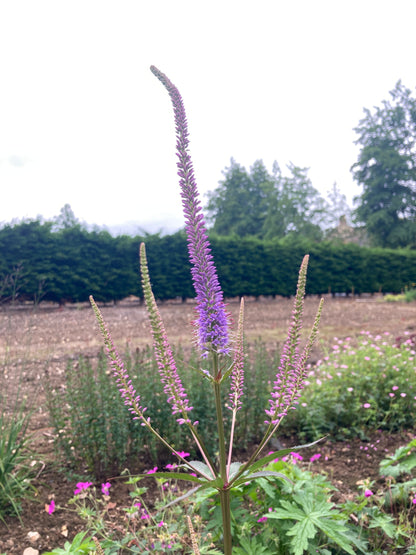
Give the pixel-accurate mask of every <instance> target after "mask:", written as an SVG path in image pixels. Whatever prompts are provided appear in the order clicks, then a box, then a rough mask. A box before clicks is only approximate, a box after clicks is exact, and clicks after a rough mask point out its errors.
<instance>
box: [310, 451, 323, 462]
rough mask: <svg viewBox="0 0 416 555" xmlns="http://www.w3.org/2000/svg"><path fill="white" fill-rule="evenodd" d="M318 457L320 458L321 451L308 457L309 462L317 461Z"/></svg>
mask: <svg viewBox="0 0 416 555" xmlns="http://www.w3.org/2000/svg"><path fill="white" fill-rule="evenodd" d="M320 458H321V453H316V454H315V455H312V457H311V458H310V459H309V462H314V461H317V460H318V459H320Z"/></svg>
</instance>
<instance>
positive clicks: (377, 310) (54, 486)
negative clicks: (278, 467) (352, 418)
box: [0, 297, 416, 555]
mask: <svg viewBox="0 0 416 555" xmlns="http://www.w3.org/2000/svg"><path fill="white" fill-rule="evenodd" d="M317 304H318V299H317V298H308V299H306V303H305V328H308V327H310V325H311V323H312V321H313V317H314V314H315V311H316V308H317ZM229 309H230V312H231V314H232V316H233V318H234V319H236V318H237V313H238V303H237V302H233V301H231V302H230V304H229ZM291 310H292V302H291V301H289V300H287V299H274V300H272V299H262V300H259V301H257V302H256V301H254V300H253V301H252V302H250V300H249V302H247V303H246V332H247V337H248V339H249V340H255V339H257V338H262V339H263V340H264V341H265V342H266V343H267V345H268V346H269V347H270V348H271V349H272V348H274V347H275V346H276V345H278V344H280V343H281V340H282V338H283V337H284V332H285V329H286V328H287V325H288V323H289V321H290V317H291ZM160 311H161V314H162V318H163V319H164V322H165V326H166V328H167V332H168V335H169V337H170V340H171V342H172V343H182V344H183V345H184V346H185V345H187V344H188V342H189V337H190V335H191V334H192V326H191V325H190V323H189V322H190V321H191V320H192V319H193V318H194V316H195V314H194V305H193V304H192V303H185V304H183V303H165V304H162V305H161V307H160ZM103 313H104V317H105V319H106V321H107V323H108V326H109V328H110V330H111V333H112V336H113V339H114V342H115V343H116V344H117V345H119V346H120V348H121V349H120V350H122V348H124V346H125V345H126V344H129V345H130V347H131V348H136V347H143V346H144V345H146V344H150V342H151V341H150V334H149V330H148V325H147V319H146V314H145V311H144V308H143V307H142V306H141V305H140V304H139V303H138V302H137V301H135V300H130V301H125V302H123V303H120V304H119V305H117V306H107V307H103ZM361 330H368V331H371V332H372V333H382V332H384V331H389V332H391V333H392V334H394V335H395V336H400V335H402V334H403V333H404V332H412V331H415V330H416V305H415V304H414V303H413V304H405V303H403V304H402V303H400V304H398V303H395V304H390V303H382V302H380V301H379V299H377V298H375V297H371V298H364V299H346V298H336V299H333V298H331V297H328V298H327V299H326V300H325V308H324V314H323V318H322V325H321V331H320V337H321V340H322V342H323V344H325V343H327V342H328V341H330V340H331V339H332V338H333V337H335V336H336V337H339V338H343V337H347V336H350V337H354V336H355V335H357V334H358V333H359V332H360V331H361ZM100 347H101V338H100V336H99V333H98V331H97V326H96V323H95V320H94V317H93V315H92V313H91V310H89V309H87V307H85V306H83V305H77V306H68V307H64V308H63V309H62V308H61V309H60V308H58V307H56V306H51V305H46V304H45V305H44V304H41V305H40V306H39V307H37V310H36V311H33V310H32V309H31V308H30V307H20V306H17V307H11V308H9V309H7V310H6V309H3V310H2V311H1V312H0V362H1V366H0V371H1V373H2V384H3V386H2V387H7V391H8V394H12V393H13V391H14V390H15V389H16V388H17V387H18V386H20V387H21V388H22V390H23V393H24V394H26V395H28V396H29V398H30V399H34V400H35V403H36V405H35V406H36V407H37V408H36V410H35V413H34V416H33V419H32V421H31V429H32V431H33V432H34V433H35V437H36V441H35V446H36V449H37V450H38V451H39V452H40V453H41V457H40V458H39V462H38V464H37V465H36V466H35V468H36V471H37V472H38V473H39V476H38V478H37V479H36V480H35V486H36V492H35V498H34V499H33V501H31V502H26V503H25V504H24V508H23V513H22V522H19V520H18V519H16V518H8V519H7V521H6V525H5V524H2V523H0V553H7V555H12V554H22V553H23V551H24V550H25V549H26V548H28V547H32V548H33V549H35V550H38V551H39V552H40V553H42V552H44V551H48V550H51V549H53V548H54V547H57V546H60V547H62V546H63V543H64V542H65V540H66V539H72V538H73V537H74V535H75V534H76V533H77V532H78V531H80V530H82V529H83V523H82V522H81V521H80V520H79V518H78V517H77V516H76V515H75V514H74V513H72V512H69V511H68V506H67V505H66V503H67V501H68V500H69V499H71V498H72V497H73V490H74V487H75V483H76V482H77V481H79V480H80V478H75V477H74V478H73V479H72V480H69V479H68V478H67V477H65V473H63V472H62V469H60V468H59V465H58V464H57V461H56V459H55V458H54V454H53V434H52V429H51V428H50V427H49V422H48V416H47V413H46V411H45V408H44V399H45V398H44V390H43V384H42V381H43V375H44V370H45V368H47V369H48V372H49V374H50V375H51V377H52V379H53V380H56V383H59V382H60V380H61V379H62V375H63V372H64V369H65V364H66V360H67V358H68V357H72V358H76V357H78V355H80V354H84V355H87V356H91V357H95V356H96V355H97V352H98V350H99V348H100ZM319 349H320V347H318V350H319ZM316 355H318V353H316ZM414 434H415V431H411V430H409V431H408V432H407V433H402V434H396V435H390V436H389V435H386V434H383V433H376V434H374V435H373V436H372V437H371V438H369V441H366V442H363V441H361V440H359V439H355V440H352V441H349V442H345V443H344V442H341V443H332V442H330V441H326V442H325V443H324V444H323V445H322V446H320V448H319V452H320V453H321V458H320V459H319V460H318V461H316V462H314V463H313V468H314V469H316V470H317V471H324V472H326V473H327V474H328V476H329V477H330V478H331V480H332V481H333V483H334V484H335V485H336V487H337V488H338V493H337V496H338V498H339V499H341V498H345V497H348V496H351V495H352V494H353V492H356V491H357V489H358V486H357V483H358V482H360V481H362V480H363V479H366V478H370V479H372V480H376V481H378V480H379V476H378V465H379V462H380V460H381V459H383V458H384V457H385V456H386V455H387V454H389V453H390V454H391V453H393V452H394V450H395V449H396V448H397V447H399V446H400V445H404V444H406V443H407V442H408V441H409V440H410V439H411V438H412V437H414ZM293 441H294V440H285V439H284V440H282V443H283V444H284V445H285V446H286V445H287V446H290V445H292V444H293V443H292V442H293ZM316 450H317V449H315V452H316ZM302 454H303V455H304V456H305V459H306V458H307V456H308V455H307V454H306V452H305V453H302ZM310 454H313V453H310ZM242 457H243V458H244V454H242ZM145 464H146V463H145V462H144V463H142V465H145ZM136 470H139V468H137V469H136ZM376 485H377V484H376ZM98 486H99V484H98ZM148 486H149V488H150V491H152V489H151V488H152V486H151V480H149V484H148ZM98 490H99V487H98ZM52 495H53V496H54V499H55V502H56V503H57V505H58V508H57V510H56V511H55V512H54V514H53V515H49V514H48V513H47V512H46V511H45V504H48V503H49V502H50V499H51V496H52ZM110 501H111V509H109V515H110V516H109V518H111V519H112V520H114V521H116V520H117V519H118V518H121V516H120V515H122V507H125V506H126V505H128V504H129V503H128V502H129V495H128V487H127V486H126V485H125V484H124V483H123V481H122V480H119V481H117V482H115V483H114V485H113V487H112V488H111V499H110ZM33 532H34V533H36V534H35V535H33V534H31V533H33Z"/></svg>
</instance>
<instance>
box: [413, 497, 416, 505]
mask: <svg viewBox="0 0 416 555" xmlns="http://www.w3.org/2000/svg"><path fill="white" fill-rule="evenodd" d="M412 503H413V505H416V497H414V498H413V499H412Z"/></svg>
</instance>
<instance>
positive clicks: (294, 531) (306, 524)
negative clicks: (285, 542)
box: [286, 514, 317, 555]
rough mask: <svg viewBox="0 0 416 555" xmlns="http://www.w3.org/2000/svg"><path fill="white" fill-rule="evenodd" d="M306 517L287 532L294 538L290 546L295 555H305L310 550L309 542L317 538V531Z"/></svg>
mask: <svg viewBox="0 0 416 555" xmlns="http://www.w3.org/2000/svg"><path fill="white" fill-rule="evenodd" d="M304 517H305V518H304V519H303V520H301V521H299V522H297V523H296V524H295V525H294V526H293V527H292V528H291V529H290V530H288V531H287V532H286V533H287V535H288V536H293V539H292V540H291V542H290V544H291V545H292V547H293V553H294V555H303V553H304V552H305V551H306V550H307V548H308V543H309V540H311V539H313V538H314V537H315V536H316V532H317V529H316V528H315V526H314V525H313V523H312V522H311V521H310V520H309V519H308V517H307V516H306V515H305V514H304Z"/></svg>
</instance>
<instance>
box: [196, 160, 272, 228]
mask: <svg viewBox="0 0 416 555" xmlns="http://www.w3.org/2000/svg"><path fill="white" fill-rule="evenodd" d="M223 174H224V177H225V179H224V180H223V181H220V183H219V186H218V187H217V188H216V189H215V190H214V191H213V192H209V193H208V205H207V207H206V211H207V214H208V220H209V221H211V222H212V223H213V228H212V229H213V231H215V232H216V233H217V234H218V235H233V234H235V235H237V236H239V237H247V236H255V237H260V236H261V234H262V228H263V224H264V220H265V218H266V212H267V199H268V198H269V196H270V193H271V191H272V190H273V187H274V183H273V180H272V179H271V177H270V175H269V174H268V172H267V169H266V167H265V166H264V164H263V162H262V161H261V160H257V161H256V162H255V163H254V165H253V167H252V168H251V174H249V173H248V172H247V170H246V169H245V168H244V167H243V166H241V165H240V164H238V163H237V162H236V161H235V160H234V159H233V158H231V162H230V166H229V167H228V168H226V169H225V170H224V171H223Z"/></svg>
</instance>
